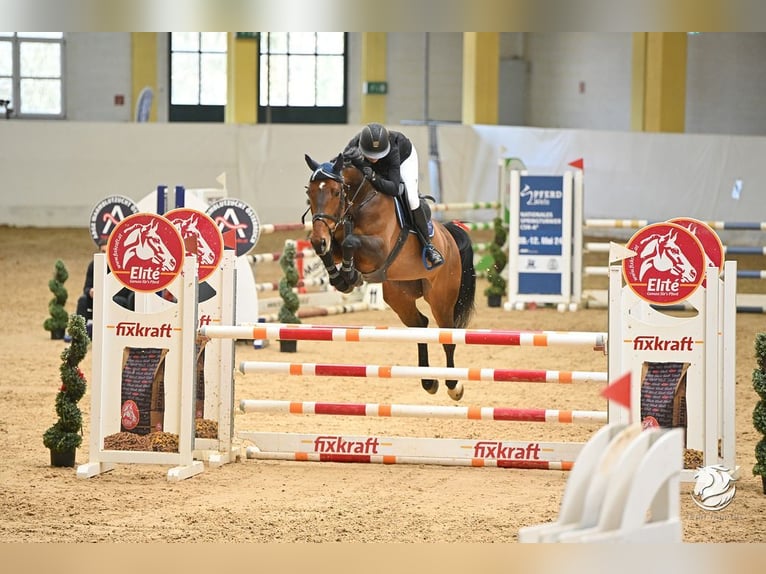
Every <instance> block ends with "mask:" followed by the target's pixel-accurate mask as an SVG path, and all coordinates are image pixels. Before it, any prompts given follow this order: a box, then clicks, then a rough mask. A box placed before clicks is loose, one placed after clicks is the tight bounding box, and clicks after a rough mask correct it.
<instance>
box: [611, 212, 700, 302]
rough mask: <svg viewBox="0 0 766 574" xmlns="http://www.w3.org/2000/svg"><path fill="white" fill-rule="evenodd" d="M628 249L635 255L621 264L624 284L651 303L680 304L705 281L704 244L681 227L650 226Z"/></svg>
mask: <svg viewBox="0 0 766 574" xmlns="http://www.w3.org/2000/svg"><path fill="white" fill-rule="evenodd" d="M626 247H627V248H628V249H631V250H633V251H635V252H636V255H635V256H634V257H630V258H628V259H624V260H623V262H622V274H623V277H624V278H625V282H626V283H627V284H628V285H629V286H630V288H631V289H632V290H633V292H634V293H635V294H636V295H638V296H639V297H640V298H641V299H643V300H645V301H648V302H650V303H656V304H658V305H673V304H675V303H680V302H682V301H684V300H686V299H687V298H689V297H690V296H691V295H692V294H693V293H694V292H695V291H696V290H697V288H698V287H699V286H700V284H701V283H702V280H703V279H704V277H705V268H706V261H705V252H704V250H703V248H702V244H701V243H700V242H699V240H698V239H697V238H696V237H695V236H694V234H693V233H692V232H691V231H689V230H688V229H686V228H685V227H683V226H681V225H678V224H675V223H654V224H652V225H647V226H646V227H644V228H642V229H639V230H638V231H637V232H636V233H635V234H634V235H633V237H631V238H630V240H629V241H628V243H627V245H626Z"/></svg>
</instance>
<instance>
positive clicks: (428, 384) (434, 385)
mask: <svg viewBox="0 0 766 574" xmlns="http://www.w3.org/2000/svg"><path fill="white" fill-rule="evenodd" d="M420 384H421V385H423V388H424V389H425V390H426V392H427V393H430V394H432V395H435V394H436V392H437V391H438V390H439V381H435V380H434V379H423V380H421V381H420Z"/></svg>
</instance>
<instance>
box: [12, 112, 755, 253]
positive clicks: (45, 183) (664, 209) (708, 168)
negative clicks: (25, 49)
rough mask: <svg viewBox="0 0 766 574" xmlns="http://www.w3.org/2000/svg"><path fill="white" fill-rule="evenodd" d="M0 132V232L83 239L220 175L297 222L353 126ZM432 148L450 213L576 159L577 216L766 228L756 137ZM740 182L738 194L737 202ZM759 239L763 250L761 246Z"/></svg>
mask: <svg viewBox="0 0 766 574" xmlns="http://www.w3.org/2000/svg"><path fill="white" fill-rule="evenodd" d="M0 125H2V126H3V127H2V128H1V129H2V131H1V132H0V133H2V135H3V136H4V137H5V136H7V137H8V138H10V139H9V141H13V142H14V145H13V146H8V147H7V148H5V149H4V150H3V151H4V153H3V154H2V155H0V173H2V174H3V185H4V189H5V190H6V191H4V192H3V194H2V195H1V196H0V224H9V225H24V226H39V227H62V226H66V227H69V226H73V227H86V226H87V224H88V218H89V217H90V214H91V211H92V209H93V206H94V205H95V204H96V203H98V202H99V201H100V200H101V199H103V198H104V197H107V196H109V195H115V194H116V195H125V196H127V197H130V198H132V199H133V200H135V201H138V200H140V199H141V198H142V197H144V196H145V195H146V194H147V193H149V192H150V191H151V190H153V189H155V188H156V187H157V186H158V185H161V184H164V185H168V186H175V185H183V186H185V187H187V188H211V187H212V188H217V187H219V186H218V184H217V183H216V178H217V176H218V175H220V174H221V173H223V172H225V173H226V177H227V184H228V185H227V188H228V191H229V195H230V196H231V197H237V198H240V199H242V200H244V201H246V202H248V203H249V204H250V205H251V206H253V208H254V209H255V210H256V212H257V213H258V215H259V217H260V219H261V221H262V222H263V223H289V222H298V221H300V217H301V214H302V213H303V212H304V211H305V208H306V196H305V187H306V184H307V183H308V177H309V174H310V172H309V168H308V167H307V166H306V164H305V161H304V157H303V156H304V154H309V155H310V156H312V157H313V158H314V159H315V160H317V161H327V160H330V159H331V158H333V157H334V156H335V155H336V154H337V153H338V152H339V151H340V150H341V149H342V148H343V147H344V146H345V144H346V142H347V141H348V137H349V131H350V130H351V131H352V132H353V131H355V130H357V129H358V128H359V127H360V126H347V125H332V126H327V125H294V124H293V125H291V124H275V125H256V126H234V125H220V124H219V125H210V124H146V123H143V124H136V123H107V122H3V123H0ZM408 135H410V136H411V137H412V139H413V142H414V143H415V145H416V146H417V148H418V149H419V150H421V153H420V181H421V191H422V192H423V193H424V194H425V193H428V192H429V191H430V189H429V185H428V184H429V182H428V154H427V153H426V152H425V151H424V150H427V149H428V128H427V127H425V126H409V129H408ZM437 137H438V141H439V149H440V152H441V160H442V175H443V177H442V193H441V199H442V201H444V202H447V203H454V202H462V201H495V200H497V198H498V177H497V176H498V162H499V160H500V158H501V157H521V158H522V159H523V160H524V162H525V163H526V165H527V167H528V169H529V172H530V173H532V174H540V175H547V174H561V173H563V172H564V171H565V170H567V169H571V168H568V165H567V164H568V163H569V162H571V161H573V160H575V159H578V158H580V157H582V158H584V161H585V206H584V207H585V216H586V217H605V218H621V219H633V218H642V219H649V220H663V219H667V218H670V217H677V216H685V217H696V218H699V219H704V220H721V221H766V202H764V201H763V200H762V196H763V190H764V189H766V172H764V171H763V170H762V169H761V164H762V162H763V157H766V137H752V136H716V135H699V134H646V133H632V132H620V131H614V130H552V129H540V128H523V127H509V126H475V127H471V126H464V125H445V126H440V127H439V128H438V131H437ZM738 178H741V179H742V180H743V183H744V186H743V190H742V195H741V197H740V198H734V197H732V194H731V190H732V187H733V185H734V181H735V180H736V179H738ZM454 216H457V217H463V218H469V219H470V218H475V217H476V214H474V213H470V212H469V213H465V214H457V215H453V214H450V217H454ZM489 217H491V215H490V216H488V217H486V218H485V219H488V218H489ZM750 235H756V236H760V235H762V234H750ZM755 241H756V242H761V243H762V239H760V237H755ZM757 244H758V243H757Z"/></svg>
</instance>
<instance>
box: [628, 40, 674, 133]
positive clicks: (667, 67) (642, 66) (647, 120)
mask: <svg viewBox="0 0 766 574" xmlns="http://www.w3.org/2000/svg"><path fill="white" fill-rule="evenodd" d="M630 119H631V121H630V123H631V128H632V129H634V130H636V131H646V132H684V131H685V130H686V33H685V32H636V33H634V34H633V86H632V90H631V118H630Z"/></svg>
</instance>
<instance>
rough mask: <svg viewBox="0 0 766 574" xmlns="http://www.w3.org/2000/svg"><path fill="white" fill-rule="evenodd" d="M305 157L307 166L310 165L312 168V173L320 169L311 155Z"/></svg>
mask: <svg viewBox="0 0 766 574" xmlns="http://www.w3.org/2000/svg"><path fill="white" fill-rule="evenodd" d="M304 157H305V158H306V165H308V166H309V168H311V171H316V170H317V169H319V164H318V163H317V162H315V161H314V160H313V159H311V158H310V157H309V154H305V156H304Z"/></svg>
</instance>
